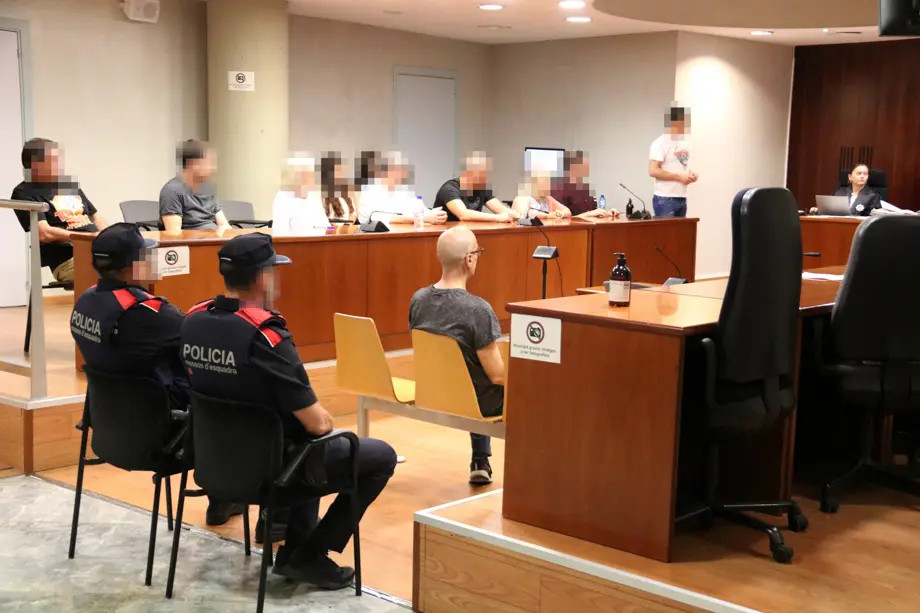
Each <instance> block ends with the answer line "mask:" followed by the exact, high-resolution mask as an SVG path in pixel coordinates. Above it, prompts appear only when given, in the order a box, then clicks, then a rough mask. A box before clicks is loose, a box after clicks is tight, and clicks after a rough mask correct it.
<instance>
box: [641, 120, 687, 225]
mask: <svg viewBox="0 0 920 613" xmlns="http://www.w3.org/2000/svg"><path fill="white" fill-rule="evenodd" d="M664 123H665V133H664V134H662V135H661V136H659V137H658V138H656V139H655V142H653V143H652V147H651V150H650V151H649V163H648V174H649V176H650V177H652V178H653V179H655V196H654V198H652V208H653V209H654V210H655V217H686V216H687V186H688V185H690V184H691V183H695V182H696V180H697V179H698V178H699V176H698V175H697V174H696V173H695V172H693V171H691V170H690V140H689V138H688V135H689V131H690V109H687V108H684V107H680V106H672V107H671V109H670V111H669V112H668V114H667V115H665V122H664Z"/></svg>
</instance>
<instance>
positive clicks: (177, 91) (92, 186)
mask: <svg viewBox="0 0 920 613" xmlns="http://www.w3.org/2000/svg"><path fill="white" fill-rule="evenodd" d="M0 18H2V19H15V20H22V21H28V22H29V32H30V36H29V38H30V41H29V42H30V47H31V66H30V67H29V68H28V71H29V76H30V77H31V94H32V96H31V99H32V111H33V117H34V130H33V135H34V136H41V137H45V138H50V139H52V140H56V141H59V142H60V143H61V144H62V145H63V146H64V148H65V150H66V168H67V171H68V172H69V173H72V174H75V175H76V176H77V178H78V179H79V180H80V183H81V184H82V187H83V189H84V191H85V192H86V194H87V196H88V197H89V198H90V199H91V200H92V201H93V204H95V205H96V207H97V208H98V209H99V211H100V212H101V213H102V214H103V216H105V217H106V219H108V220H110V221H121V212H120V209H119V207H118V203H119V202H121V201H123V200H132V199H152V200H155V199H157V197H158V195H159V192H160V188H161V187H162V186H163V184H164V183H165V182H166V181H167V180H168V179H169V178H170V177H171V176H173V175H174V174H175V170H176V162H175V160H176V153H175V145H176V142H177V141H179V140H182V139H184V138H189V137H201V138H206V137H207V125H208V124H207V47H206V19H205V4H204V3H203V2H198V1H196V0H161V9H160V22H159V23H158V24H156V25H153V24H143V23H133V22H130V21H128V19H127V18H126V17H125V16H124V13H123V12H122V10H121V7H120V6H119V3H118V2H114V1H112V0H4V1H3V2H0ZM7 195H8V194H7Z"/></svg>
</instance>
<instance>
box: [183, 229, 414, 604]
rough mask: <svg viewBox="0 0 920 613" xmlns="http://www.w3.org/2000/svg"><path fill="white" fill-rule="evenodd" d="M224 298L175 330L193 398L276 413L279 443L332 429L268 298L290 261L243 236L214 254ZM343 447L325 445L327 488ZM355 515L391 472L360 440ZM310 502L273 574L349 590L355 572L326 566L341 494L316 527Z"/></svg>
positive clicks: (342, 460)
mask: <svg viewBox="0 0 920 613" xmlns="http://www.w3.org/2000/svg"><path fill="white" fill-rule="evenodd" d="M218 258H219V262H220V273H221V275H222V276H223V278H224V284H225V285H226V293H225V294H224V295H221V296H218V297H216V298H214V299H213V300H208V301H205V302H203V303H201V304H199V305H197V306H195V307H193V308H192V309H191V310H190V311H189V313H188V316H187V318H186V320H185V323H184V324H183V326H182V357H183V360H184V362H185V365H186V366H187V368H188V370H189V380H190V382H191V386H192V389H193V390H195V391H196V392H199V393H202V394H205V395H207V396H211V397H215V398H227V399H233V400H242V401H244V402H251V403H254V404H261V405H264V406H269V407H273V408H275V409H276V410H277V411H278V413H279V414H280V416H281V419H282V424H283V427H284V436H285V439H287V440H289V441H291V442H293V443H297V442H306V441H308V440H310V439H311V438H313V437H318V436H322V435H324V434H327V433H328V432H329V431H330V430H332V416H331V415H329V413H327V412H326V410H325V409H324V408H323V407H322V405H320V403H319V402H318V401H317V399H316V395H315V394H314V392H313V388H312V387H311V386H310V381H309V379H308V377H307V373H306V371H305V370H304V367H303V363H302V362H301V361H300V357H299V356H298V354H297V350H296V349H295V347H294V342H293V340H292V339H291V334H290V332H288V330H287V327H286V324H285V321H284V318H283V317H282V316H281V314H280V313H278V312H277V311H272V310H270V309H271V305H272V302H273V301H274V298H275V297H276V295H277V280H276V277H275V271H274V267H275V266H277V265H280V264H289V263H290V259H288V258H287V257H285V256H282V255H278V254H276V253H275V250H274V247H273V245H272V239H271V237H270V236H268V235H266V234H261V233H253V234H245V235H242V236H237V237H236V238H233V239H231V240H230V241H228V242H227V243H226V244H225V245H224V246H223V247H222V248H221V249H220V251H219V252H218ZM349 451H350V450H349V446H348V443H347V442H346V441H344V440H334V441H331V442H330V443H328V444H327V445H326V446H325V454H324V457H325V460H324V467H325V471H326V477H327V479H328V482H329V483H330V485H334V484H335V483H336V482H338V481H340V480H341V481H343V482H348V481H350V477H349V475H348V456H349ZM358 462H359V468H358V470H359V478H358V497H359V506H360V508H359V509H358V514H359V517H360V516H362V515H363V514H364V511H365V510H366V509H367V507H368V506H370V504H371V503H372V502H373V501H374V500H375V499H376V498H377V496H378V495H379V494H380V492H381V491H383V488H384V487H385V486H386V484H387V481H389V479H390V477H391V476H392V475H393V470H394V468H395V466H396V454H395V452H394V451H393V449H392V448H391V447H390V446H389V445H387V444H386V443H384V442H383V441H378V440H374V439H362V441H361V445H360V451H359V460H358ZM315 516H316V501H315V500H305V501H304V502H303V504H301V505H295V506H293V507H292V508H291V509H290V510H289V515H288V527H287V535H286V538H285V546H284V547H282V548H281V549H280V550H279V551H278V555H277V559H276V562H275V566H274V570H273V572H274V573H276V574H280V575H283V576H285V577H289V578H292V579H296V580H298V581H303V582H306V583H310V584H312V585H314V586H316V587H319V588H322V589H340V588H343V587H346V586H348V585H349V584H350V583H351V579H352V576H353V575H354V569H352V568H348V567H340V566H338V565H337V564H336V563H335V562H333V561H332V560H331V559H330V558H329V556H328V553H329V551H338V552H340V553H341V552H342V551H343V550H344V549H345V545H346V544H347V543H348V541H349V539H350V538H351V536H352V523H351V522H352V520H351V508H350V501H349V496H338V497H337V498H336V500H335V502H333V504H332V506H331V507H330V508H329V510H328V511H327V512H326V514H325V516H324V517H323V518H322V520H321V521H320V523H319V525H318V526H316V528H315V529H311V528H312V525H311V523H312V520H313V519H314V518H315Z"/></svg>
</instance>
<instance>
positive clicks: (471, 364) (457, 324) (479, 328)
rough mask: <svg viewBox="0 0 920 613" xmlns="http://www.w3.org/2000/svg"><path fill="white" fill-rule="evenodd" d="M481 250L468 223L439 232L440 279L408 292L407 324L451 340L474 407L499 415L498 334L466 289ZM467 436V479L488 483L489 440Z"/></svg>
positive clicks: (485, 307)
mask: <svg viewBox="0 0 920 613" xmlns="http://www.w3.org/2000/svg"><path fill="white" fill-rule="evenodd" d="M482 251H483V250H482V249H480V248H479V244H478V242H477V241H476V235H474V234H473V232H472V231H471V230H470V229H469V228H466V227H463V226H458V227H456V228H451V229H450V230H448V231H446V232H444V233H443V234H442V235H441V237H440V238H439V239H438V260H439V261H440V262H441V269H442V273H441V280H440V281H438V282H437V283H435V284H434V285H431V286H429V287H424V288H422V289H420V290H418V291H417V292H415V295H414V296H412V302H411V303H410V304H409V327H411V328H412V329H413V330H414V329H416V328H417V329H419V330H424V331H425V332H430V333H432V334H442V335H444V336H450V337H451V338H453V339H455V340H456V341H457V343H458V344H459V345H460V351H461V352H462V353H463V358H464V360H465V361H466V367H467V369H468V370H469V372H470V379H472V381H473V388H474V389H475V390H476V398H477V399H478V400H479V410H480V411H481V412H482V414H483V416H484V417H495V416H496V415H501V414H502V408H503V407H502V404H503V400H504V392H505V388H504V384H505V365H504V362H503V360H502V356H501V353H500V352H499V349H498V345H497V344H496V341H498V339H500V338H501V336H502V331H501V326H500V325H499V323H498V317H497V316H496V315H495V311H493V310H492V307H491V305H489V303H488V302H486V301H485V300H483V299H482V298H480V297H478V296H474V295H473V294H471V293H469V292H468V291H466V283H467V281H468V280H469V278H470V277H472V276H473V274H475V272H476V265H477V264H478V262H479V256H480V254H481V253H482ZM470 439H471V441H472V445H473V460H472V462H471V463H470V483H473V484H486V483H491V482H492V467H491V465H490V464H489V457H490V456H491V455H492V444H491V439H490V438H489V437H488V436H483V435H481V434H470Z"/></svg>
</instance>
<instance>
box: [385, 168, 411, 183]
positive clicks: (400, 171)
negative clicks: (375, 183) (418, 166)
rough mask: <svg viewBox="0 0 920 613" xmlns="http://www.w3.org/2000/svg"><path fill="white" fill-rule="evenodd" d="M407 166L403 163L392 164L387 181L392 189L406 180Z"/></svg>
mask: <svg viewBox="0 0 920 613" xmlns="http://www.w3.org/2000/svg"><path fill="white" fill-rule="evenodd" d="M406 176H407V174H406V167H405V166H403V165H402V164H396V165H393V166H390V168H389V170H387V174H386V183H387V185H388V186H389V187H390V188H391V189H392V188H395V187H397V186H399V185H402V184H403V183H404V182H405V180H406Z"/></svg>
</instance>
